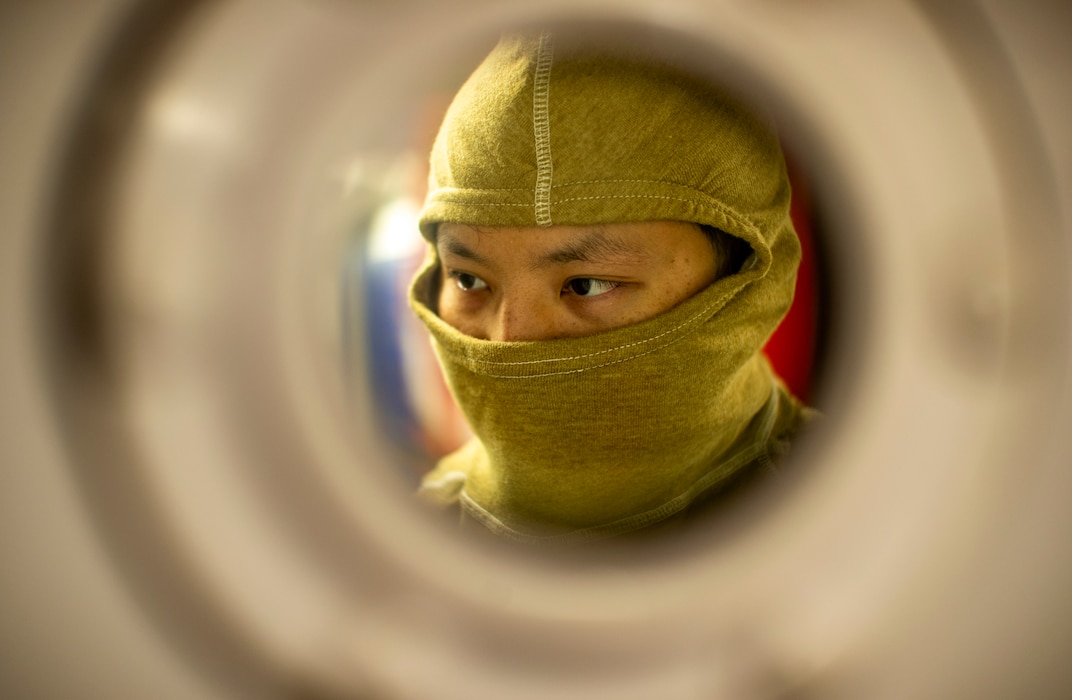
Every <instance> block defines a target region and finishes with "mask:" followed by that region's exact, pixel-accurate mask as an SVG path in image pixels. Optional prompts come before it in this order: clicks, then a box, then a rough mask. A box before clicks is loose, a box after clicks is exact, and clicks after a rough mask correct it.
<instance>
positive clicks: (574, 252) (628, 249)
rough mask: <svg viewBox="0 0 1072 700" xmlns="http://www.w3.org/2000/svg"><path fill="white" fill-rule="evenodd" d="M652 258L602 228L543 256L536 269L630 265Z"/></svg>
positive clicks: (591, 231) (645, 252) (593, 230)
mask: <svg viewBox="0 0 1072 700" xmlns="http://www.w3.org/2000/svg"><path fill="white" fill-rule="evenodd" d="M650 258H651V256H650V255H649V254H648V252H647V251H645V250H643V249H640V248H636V247H634V246H631V245H629V244H627V243H626V242H625V241H623V240H622V239H621V238H618V237H617V236H612V235H610V234H608V233H607V232H606V231H605V230H604V229H602V228H595V229H592V230H590V231H588V232H586V233H585V234H583V235H582V236H581V237H580V238H578V239H577V240H575V241H571V242H570V243H568V244H566V245H565V246H563V247H561V248H559V249H558V250H553V251H551V252H549V253H546V254H545V255H541V256H540V258H539V259H538V260H537V261H536V267H544V266H546V265H561V264H564V263H572V262H584V263H610V264H621V265H628V264H638V263H644V262H647V261H648V260H649V259H650Z"/></svg>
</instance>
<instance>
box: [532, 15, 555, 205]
mask: <svg viewBox="0 0 1072 700" xmlns="http://www.w3.org/2000/svg"><path fill="white" fill-rule="evenodd" d="M552 56H553V54H552V44H551V35H550V34H549V33H547V32H544V33H542V34H540V46H539V48H538V49H537V54H536V75H535V77H534V83H533V88H532V122H533V129H534V131H535V135H536V191H535V193H534V207H535V209H536V224H537V225H538V226H550V225H551V179H552V176H553V173H554V162H553V161H552V159H551V115H550V106H549V104H548V102H549V95H550V90H551V60H552Z"/></svg>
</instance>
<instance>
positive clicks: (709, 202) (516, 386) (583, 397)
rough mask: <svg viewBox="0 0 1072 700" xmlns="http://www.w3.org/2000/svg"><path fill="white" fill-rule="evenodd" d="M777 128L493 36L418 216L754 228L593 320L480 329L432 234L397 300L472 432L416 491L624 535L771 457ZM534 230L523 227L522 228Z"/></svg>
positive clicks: (779, 395)
mask: <svg viewBox="0 0 1072 700" xmlns="http://www.w3.org/2000/svg"><path fill="white" fill-rule="evenodd" d="M789 198H790V190H789V181H788V177H787V175H786V169H785V163H784V159H783V156H782V152H781V148H780V145H779V143H778V141H777V138H776V137H775V136H774V134H773V133H772V132H771V130H770V129H769V128H768V127H767V126H766V125H765V124H764V123H763V122H762V121H760V120H759V119H757V118H756V117H755V116H753V115H752V114H751V113H750V112H749V111H748V110H746V109H745V108H744V106H743V105H742V104H741V103H739V102H738V101H736V100H735V99H734V98H732V97H730V96H729V95H728V94H725V93H723V92H721V91H720V90H719V89H717V88H715V87H713V86H712V85H710V84H709V83H706V82H704V81H702V80H700V79H698V78H696V77H694V76H691V75H690V74H688V73H686V72H684V71H680V70H678V69H676V68H674V67H672V66H670V65H666V64H663V63H659V62H656V61H652V60H650V59H642V58H640V57H637V56H631V55H628V54H624V53H608V52H607V51H605V50H595V49H589V48H585V46H584V45H583V44H578V45H575V46H574V45H566V44H563V43H562V42H561V41H560V40H559V39H558V37H556V38H555V40H554V41H552V37H551V35H550V34H547V33H544V34H540V35H539V36H515V37H507V38H504V39H503V40H502V41H501V42H500V43H499V45H498V46H497V47H496V48H495V49H494V50H493V51H492V53H491V54H490V55H489V56H488V57H487V59H485V61H484V62H483V63H482V64H481V65H480V66H479V67H478V68H477V70H476V71H475V72H474V73H473V75H472V76H471V77H470V78H469V80H468V81H467V82H466V83H465V85H464V86H463V87H462V89H461V90H460V91H459V93H458V94H457V96H456V97H455V99H454V101H453V103H452V104H451V106H450V108H449V109H448V111H447V114H446V117H445V119H444V122H443V124H442V126H441V128H440V131H439V134H438V136H437V138H436V141H435V144H434V146H433V150H432V154H431V173H430V189H429V193H428V196H427V199H426V202H425V206H424V208H423V210H422V213H421V218H420V227H421V232H422V234H423V235H424V236H425V238H426V239H427V240H428V241H429V242H430V243H433V244H434V241H435V236H436V228H437V226H438V224H440V223H443V222H452V223H460V224H469V225H473V226H489V227H494V226H515V227H546V226H553V225H563V224H564V225H575V226H582V225H598V224H607V223H616V222H634V221H655V220H678V221H687V222H695V223H698V224H707V225H710V226H714V227H716V228H718V229H721V230H722V231H725V232H726V233H728V234H730V235H732V236H735V237H737V238H739V239H741V240H743V241H745V242H746V243H747V244H748V246H749V247H750V248H751V251H752V252H751V255H750V256H749V257H748V259H747V260H746V261H745V263H744V265H743V266H742V267H741V269H740V270H738V271H736V272H734V273H733V274H730V275H728V276H726V277H724V278H722V279H719V280H717V281H715V282H714V283H713V284H711V285H710V286H709V287H707V288H706V289H704V290H701V291H700V292H699V293H697V294H696V295H694V296H692V297H691V298H689V299H687V300H685V301H684V302H682V303H680V304H679V305H677V306H675V307H673V308H672V309H670V310H668V311H666V312H664V313H662V314H660V315H658V316H656V317H654V318H652V319H649V320H646V321H642V322H640V323H637V324H635V325H631V326H627V327H624V328H618V329H614V330H610V331H605V332H601V333H598V334H596V335H591V336H586V337H580V338H566V339H555V340H542V341H524V342H498V341H489V340H479V339H476V338H472V337H470V336H467V335H464V334H463V333H461V332H459V331H457V330H456V329H454V328H452V327H451V326H449V325H448V324H446V323H444V322H443V321H442V319H440V318H439V316H438V315H437V314H436V312H435V308H436V307H435V300H436V298H437V292H438V287H437V285H438V284H439V279H440V275H438V274H437V271H438V268H439V261H438V260H437V259H436V256H435V249H434V246H430V253H429V259H428V261H427V263H426V265H425V266H424V268H423V269H422V270H421V271H420V272H419V273H418V275H417V277H416V279H415V280H414V283H413V286H412V289H411V295H410V301H411V305H412V307H413V308H414V310H415V311H416V313H417V315H418V316H419V317H420V318H421V320H422V321H424V323H425V324H426V325H427V326H428V328H429V330H430V331H431V334H432V340H433V345H434V347H435V350H436V353H437V355H438V357H439V359H440V362H441V364H442V366H443V369H444V373H445V375H446V378H447V382H448V385H449V386H450V388H451V391H452V393H453V394H454V397H455V399H456V400H457V402H458V404H459V406H460V407H461V409H462V411H463V412H464V414H465V416H466V418H467V420H468V421H469V424H470V426H471V427H472V429H473V433H474V436H475V437H474V438H473V440H471V441H470V442H469V443H467V444H466V445H465V446H463V447H462V449H461V450H459V451H458V452H456V453H454V454H452V455H448V456H447V457H445V458H444V459H443V460H442V461H441V462H440V463H439V465H438V466H437V467H436V469H434V470H433V471H432V472H431V473H430V474H428V475H427V476H426V478H425V479H424V482H423V485H422V488H421V495H422V496H423V497H424V498H425V499H427V500H431V501H434V502H438V503H443V504H458V505H460V507H461V509H462V512H463V514H464V515H466V516H467V517H469V518H473V519H476V520H478V521H479V522H481V523H482V524H484V525H485V526H487V527H488V528H490V529H491V530H492V531H494V532H496V533H499V534H501V535H504V536H506V537H509V538H512V539H515V540H519V541H526V542H534V543H539V542H558V541H568V540H587V539H593V538H600V537H605V536H609V535H617V534H622V533H625V532H630V531H633V530H638V529H640V528H644V527H647V526H649V525H653V524H655V523H658V522H660V521H663V520H665V519H667V518H672V517H674V516H675V515H678V514H679V513H681V512H682V511H684V510H685V509H687V508H688V507H689V506H690V504H692V503H693V502H694V501H697V499H700V498H702V496H703V495H704V494H705V493H708V492H710V491H711V490H712V489H714V488H716V487H718V485H720V484H722V483H724V482H725V481H727V480H728V479H729V478H730V477H732V476H734V475H735V474H737V473H738V472H740V471H741V470H743V469H747V468H749V467H750V466H754V465H755V464H757V463H763V464H769V459H770V454H771V453H772V451H773V452H777V448H778V446H779V445H780V444H781V443H780V442H779V440H780V439H782V438H785V437H786V436H787V435H789V434H791V433H792V431H793V430H795V428H796V426H797V424H798V423H799V421H800V415H801V407H800V405H799V404H798V403H797V401H796V400H795V399H793V398H792V397H791V396H790V395H789V394H788V392H786V390H785V389H784V388H783V387H782V385H781V383H780V382H779V381H778V380H777V378H776V377H775V376H774V374H773V373H772V371H771V369H770V367H769V365H768V363H767V361H766V359H765V358H764V357H763V355H762V353H761V352H760V351H761V348H762V347H763V345H764V344H765V342H766V341H767V339H768V338H769V337H770V335H771V333H773V331H774V329H775V328H776V327H777V325H778V323H779V322H780V321H781V319H782V317H783V316H784V315H785V313H786V311H787V310H788V308H789V305H790V303H791V302H792V296H793V287H794V282H795V278H796V268H797V265H798V263H799V259H800V246H799V242H798V240H797V237H796V234H795V232H794V230H793V226H792V223H791V221H790V218H789ZM534 235H535V234H534Z"/></svg>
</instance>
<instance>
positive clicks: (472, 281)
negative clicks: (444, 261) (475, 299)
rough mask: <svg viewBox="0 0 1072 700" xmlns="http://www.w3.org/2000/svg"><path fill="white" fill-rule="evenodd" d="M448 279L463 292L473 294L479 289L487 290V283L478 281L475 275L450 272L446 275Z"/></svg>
mask: <svg viewBox="0 0 1072 700" xmlns="http://www.w3.org/2000/svg"><path fill="white" fill-rule="evenodd" d="M447 276H448V277H450V279H452V280H454V284H455V285H457V287H458V289H460V290H462V291H463V292H475V291H478V290H480V289H487V288H488V283H487V282H485V281H484V280H482V279H480V278H479V277H477V276H476V275H473V274H470V273H468V272H459V271H458V270H451V271H450V272H448V273H447Z"/></svg>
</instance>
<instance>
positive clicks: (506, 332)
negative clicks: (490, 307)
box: [488, 296, 559, 342]
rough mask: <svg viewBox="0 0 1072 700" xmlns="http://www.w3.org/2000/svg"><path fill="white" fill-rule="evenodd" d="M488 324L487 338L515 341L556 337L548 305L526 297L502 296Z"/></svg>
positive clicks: (553, 321) (553, 317)
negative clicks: (490, 322)
mask: <svg viewBox="0 0 1072 700" xmlns="http://www.w3.org/2000/svg"><path fill="white" fill-rule="evenodd" d="M491 325H492V327H491V328H490V329H489V330H490V332H489V334H488V337H489V339H490V340H500V341H507V342H517V341H523V340H550V339H551V338H557V337H559V335H558V331H557V327H556V322H555V310H554V308H553V307H552V305H551V304H550V303H548V302H541V301H539V300H537V299H534V298H531V297H528V296H523V297H512V298H504V299H503V300H502V302H501V303H500V304H499V307H498V309H497V310H496V314H495V317H494V319H493V321H492V324H491Z"/></svg>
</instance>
